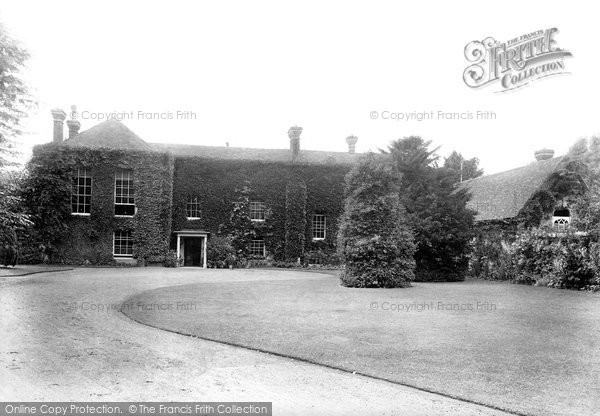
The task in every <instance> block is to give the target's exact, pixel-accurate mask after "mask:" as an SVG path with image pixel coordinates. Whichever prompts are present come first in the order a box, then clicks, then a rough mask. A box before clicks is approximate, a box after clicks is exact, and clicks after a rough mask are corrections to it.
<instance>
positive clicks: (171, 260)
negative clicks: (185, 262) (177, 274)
mask: <svg viewBox="0 0 600 416" xmlns="http://www.w3.org/2000/svg"><path fill="white" fill-rule="evenodd" d="M181 263H182V259H181V258H179V257H177V251H175V250H169V252H168V253H167V254H166V255H165V261H164V262H163V266H165V267H179V266H181Z"/></svg>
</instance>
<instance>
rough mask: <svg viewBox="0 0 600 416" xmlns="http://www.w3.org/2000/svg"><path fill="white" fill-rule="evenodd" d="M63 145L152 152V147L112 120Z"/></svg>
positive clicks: (121, 124) (80, 134)
mask: <svg viewBox="0 0 600 416" xmlns="http://www.w3.org/2000/svg"><path fill="white" fill-rule="evenodd" d="M63 143H64V144H65V145H68V146H85V147H109V148H112V149H127V150H145V151H152V147H151V146H150V145H148V143H146V142H145V141H143V140H142V139H141V138H140V137H139V136H138V135H137V134H135V133H134V132H132V131H131V130H129V129H128V128H127V126H125V125H124V124H123V123H121V122H120V121H118V120H114V119H111V120H106V121H103V122H102V123H100V124H97V125H95V126H94V127H92V128H90V129H88V130H85V131H82V132H81V133H79V134H78V135H76V136H75V137H72V138H70V139H68V140H65V141H64V142H63Z"/></svg>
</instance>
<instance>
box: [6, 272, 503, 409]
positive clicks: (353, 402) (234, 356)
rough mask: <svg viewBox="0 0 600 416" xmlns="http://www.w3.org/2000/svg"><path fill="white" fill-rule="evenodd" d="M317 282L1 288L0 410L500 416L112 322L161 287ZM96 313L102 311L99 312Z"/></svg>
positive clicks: (24, 283) (46, 278)
mask: <svg viewBox="0 0 600 416" xmlns="http://www.w3.org/2000/svg"><path fill="white" fill-rule="evenodd" d="M321 278H324V276H323V275H320V274H316V273H303V272H294V271H278V270H243V271H237V270H234V271H230V270H224V271H218V270H217V271H215V270H213V271H211V270H202V269H163V268H144V269H140V268H131V269H130V268H124V269H93V268H90V269H76V270H73V271H66V272H56V273H48V274H36V275H31V276H24V277H9V278H0V328H1V331H2V333H1V334H0V336H1V338H0V380H2V383H0V401H25V400H32V401H42V400H52V401H70V400H73V401H88V400H89V401H128V400H136V401H160V400H170V401H174V400H178V401H221V400H222V401H272V402H273V409H274V414H276V415H295V414H297V415H301V414H311V415H321V414H322V415H352V414H360V415H398V414H407V415H434V414H435V415H445V414H448V415H451V414H461V415H502V414H504V413H502V412H499V411H495V410H492V409H489V408H485V407H482V406H478V405H472V404H469V403H464V402H460V401H457V400H453V399H450V398H446V397H443V396H438V395H435V394H431V393H426V392H423V391H419V390H415V389H411V388H409V387H403V386H398V385H395V384H391V383H387V382H384V381H378V380H374V379H370V378H366V377H361V376H357V375H353V374H348V373H344V372H341V371H336V370H332V369H328V368H323V367H320V366H317V365H311V364H306V363H302V362H298V361H294V360H291V359H287V358H282V357H277V356H273V355H269V354H263V353H259V352H255V351H250V350H246V349H242V348H236V347H231V346H227V345H223V344H219V343H215V342H209V341H204V340H200V339H197V338H191V337H185V336H181V335H177V334H173V333H170V332H166V331H161V330H157V329H153V328H150V327H147V326H144V325H141V324H138V323H136V322H133V321H131V320H130V319H129V318H127V317H125V316H124V315H123V314H121V313H120V312H119V311H118V307H119V305H120V303H121V302H123V301H124V300H125V299H127V298H128V297H130V296H132V295H133V294H135V293H138V292H140V291H144V290H149V289H154V288H159V287H164V286H173V285H182V284H190V283H198V282H214V281H220V282H222V281H231V282H235V281H247V280H265V279H267V280H288V279H321ZM98 305H109V307H108V310H105V311H99V310H97V308H99V306H98ZM104 307H105V308H106V306H104Z"/></svg>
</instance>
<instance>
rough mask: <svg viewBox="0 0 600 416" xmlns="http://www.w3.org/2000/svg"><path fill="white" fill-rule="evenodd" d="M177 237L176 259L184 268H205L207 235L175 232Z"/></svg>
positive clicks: (194, 231)
mask: <svg viewBox="0 0 600 416" xmlns="http://www.w3.org/2000/svg"><path fill="white" fill-rule="evenodd" d="M175 234H176V235H177V258H179V259H180V261H181V265H182V266H185V267H204V268H206V266H207V264H206V241H207V239H208V233H207V232H203V231H197V230H181V231H175Z"/></svg>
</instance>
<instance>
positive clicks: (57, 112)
mask: <svg viewBox="0 0 600 416" xmlns="http://www.w3.org/2000/svg"><path fill="white" fill-rule="evenodd" d="M50 113H51V114H52V119H53V120H54V134H53V136H52V141H53V142H54V143H60V142H62V141H63V138H64V135H63V125H64V121H65V118H67V114H66V113H65V112H64V111H63V110H61V109H60V108H55V109H54V110H50Z"/></svg>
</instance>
